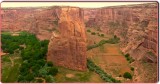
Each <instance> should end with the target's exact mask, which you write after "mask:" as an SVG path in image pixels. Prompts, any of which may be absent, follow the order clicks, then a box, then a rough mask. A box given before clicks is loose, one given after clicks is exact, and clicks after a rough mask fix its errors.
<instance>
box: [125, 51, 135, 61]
mask: <svg viewBox="0 0 160 84" xmlns="http://www.w3.org/2000/svg"><path fill="white" fill-rule="evenodd" d="M124 56H125V58H126V60H127V61H128V62H129V63H132V62H134V59H133V58H132V57H131V56H130V55H129V54H128V53H127V54H125V55H124Z"/></svg>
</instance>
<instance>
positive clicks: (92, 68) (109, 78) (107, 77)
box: [87, 59, 120, 83]
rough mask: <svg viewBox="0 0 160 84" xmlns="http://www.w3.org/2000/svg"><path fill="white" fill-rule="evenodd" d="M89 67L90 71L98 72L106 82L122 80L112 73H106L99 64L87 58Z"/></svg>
mask: <svg viewBox="0 0 160 84" xmlns="http://www.w3.org/2000/svg"><path fill="white" fill-rule="evenodd" d="M87 67H88V69H89V70H90V71H94V72H96V73H97V74H98V75H99V76H100V77H101V78H102V79H103V80H104V81H105V82H114V83H118V82H120V80H116V79H114V78H113V77H112V76H111V75H108V74H107V73H105V72H104V71H103V70H102V69H101V68H100V67H99V66H97V65H95V64H94V62H92V61H91V60H90V59H87Z"/></svg>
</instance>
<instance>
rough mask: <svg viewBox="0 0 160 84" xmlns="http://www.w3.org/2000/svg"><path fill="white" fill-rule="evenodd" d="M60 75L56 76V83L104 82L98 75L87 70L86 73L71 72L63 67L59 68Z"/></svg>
mask: <svg viewBox="0 0 160 84" xmlns="http://www.w3.org/2000/svg"><path fill="white" fill-rule="evenodd" d="M58 69H59V73H58V74H57V75H56V77H55V80H56V82H61V83H64V82H65V83H74V82H83V83H85V82H95V83H102V82H104V81H103V80H102V79H101V78H100V77H99V76H98V74H96V73H94V72H91V71H89V70H87V71H86V72H82V71H75V70H70V69H67V68H63V67H58Z"/></svg>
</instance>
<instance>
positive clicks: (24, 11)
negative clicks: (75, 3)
mask: <svg viewBox="0 0 160 84" xmlns="http://www.w3.org/2000/svg"><path fill="white" fill-rule="evenodd" d="M55 8H56V7H49V8H41V7H40V8H3V9H2V11H1V17H2V31H12V32H13V31H14V32H16V31H28V32H31V33H34V34H36V35H37V37H38V38H39V39H41V40H44V39H50V37H51V32H52V31H53V30H55V29H56V27H57V24H56V23H55V21H56V19H57V17H56V16H55V15H54V13H55Z"/></svg>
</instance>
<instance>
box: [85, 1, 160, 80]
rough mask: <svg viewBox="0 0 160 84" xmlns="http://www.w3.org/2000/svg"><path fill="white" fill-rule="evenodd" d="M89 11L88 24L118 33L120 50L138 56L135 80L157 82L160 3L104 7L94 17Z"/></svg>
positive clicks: (134, 56) (106, 31) (134, 64)
mask: <svg viewBox="0 0 160 84" xmlns="http://www.w3.org/2000/svg"><path fill="white" fill-rule="evenodd" d="M88 12H89V11H87V14H88V15H87V16H88V18H89V19H87V20H88V21H86V26H87V27H91V28H99V29H100V30H102V31H103V32H105V33H111V34H114V35H116V36H118V37H119V38H120V40H121V42H120V48H121V51H122V52H123V53H125V54H126V53H129V54H130V56H132V57H133V58H134V59H135V62H134V63H132V64H131V65H133V66H135V69H136V70H135V71H134V72H135V73H134V77H133V82H156V81H157V76H156V74H157V57H158V3H150V4H143V5H142V4H141V5H129V6H115V7H104V8H100V9H97V11H94V12H95V14H96V15H95V17H93V16H92V15H91V16H90V15H89V13H88ZM91 12H93V11H91ZM149 53H150V54H149ZM151 53H153V54H155V55H153V54H151ZM145 62H146V64H145ZM146 65H148V66H146ZM149 67H150V68H149ZM153 67H154V68H153ZM137 70H138V71H137ZM151 72H152V74H150V73H151ZM147 74H150V75H147Z"/></svg>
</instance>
